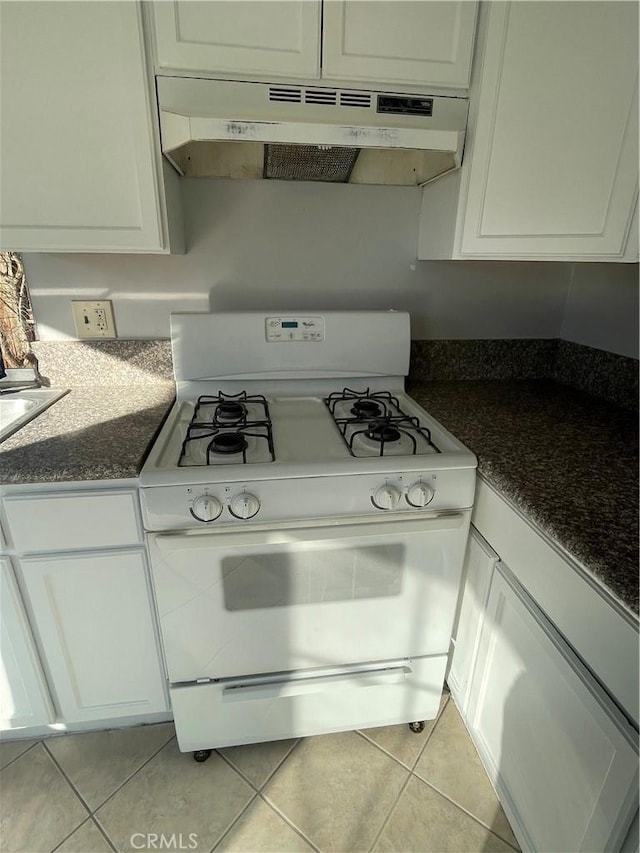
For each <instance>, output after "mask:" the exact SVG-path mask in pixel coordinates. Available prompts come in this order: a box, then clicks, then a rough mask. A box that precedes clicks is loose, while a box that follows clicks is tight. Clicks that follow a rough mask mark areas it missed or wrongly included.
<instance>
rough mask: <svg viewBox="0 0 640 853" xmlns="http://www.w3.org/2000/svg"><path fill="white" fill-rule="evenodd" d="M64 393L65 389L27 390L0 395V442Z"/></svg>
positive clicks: (6, 392)
mask: <svg viewBox="0 0 640 853" xmlns="http://www.w3.org/2000/svg"><path fill="white" fill-rule="evenodd" d="M66 393H67V391H66V389H59V388H58V389H54V388H29V389H28V390H22V391H8V390H7V391H4V393H0V441H4V439H5V438H8V437H9V436H10V435H12V434H13V433H14V432H15V431H16V430H18V429H20V427H23V426H24V425H25V424H28V423H29V421H32V420H33V419H34V418H36V417H37V416H38V415H39V414H40V413H41V412H43V411H44V410H45V409H47V408H48V407H49V406H51V405H52V403H55V402H56V400H59V399H60V398H61V397H63V396H64V395H65V394H66Z"/></svg>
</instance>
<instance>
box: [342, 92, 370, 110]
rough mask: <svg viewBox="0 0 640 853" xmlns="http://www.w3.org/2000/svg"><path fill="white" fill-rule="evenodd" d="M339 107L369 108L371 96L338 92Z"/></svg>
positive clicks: (363, 93) (362, 93)
mask: <svg viewBox="0 0 640 853" xmlns="http://www.w3.org/2000/svg"><path fill="white" fill-rule="evenodd" d="M340 106H341V107H366V108H369V107H370V106H371V95H369V94H367V93H366V92H340Z"/></svg>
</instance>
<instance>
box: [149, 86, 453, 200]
mask: <svg viewBox="0 0 640 853" xmlns="http://www.w3.org/2000/svg"><path fill="white" fill-rule="evenodd" d="M157 89H158V105H159V110H160V130H161V139H162V151H163V154H164V155H165V157H166V158H167V159H168V160H169V161H170V162H171V164H172V165H173V166H174V168H175V169H176V170H177V171H178V172H179V173H180V174H181V175H185V176H187V177H225V178H267V179H269V178H271V179H276V180H302V181H323V182H332V183H356V184H386V185H396V186H397V185H399V186H422V185H424V184H425V183H428V182H429V181H432V180H434V179H435V178H437V177H440V176H441V175H443V174H447V173H448V172H451V171H453V170H454V169H457V168H459V167H460V163H461V160H462V149H463V145H464V135H465V128H466V123H467V111H468V99H467V98H457V97H442V96H432V95H410V94H403V93H395V92H371V91H365V90H354V89H333V88H327V87H324V86H298V85H289V84H266V83H244V82H235V81H229V80H203V79H194V78H183V77H180V78H178V77H158V78H157Z"/></svg>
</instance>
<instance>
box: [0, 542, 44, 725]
mask: <svg viewBox="0 0 640 853" xmlns="http://www.w3.org/2000/svg"><path fill="white" fill-rule="evenodd" d="M54 719H55V714H54V710H53V707H52V704H51V700H50V698H49V690H48V687H47V685H46V683H45V680H44V676H43V674H42V669H41V667H40V661H39V659H38V653H37V651H36V648H35V645H34V642H33V637H32V635H31V630H30V628H29V623H28V621H27V617H26V614H25V612H24V608H23V606H22V600H21V598H20V592H19V590H18V586H17V584H16V579H15V576H14V573H13V567H12V565H11V562H10V560H9V559H8V558H7V557H2V558H0V730H14V729H28V728H32V727H36V726H45V725H47V724H49V723H52V722H53V721H54Z"/></svg>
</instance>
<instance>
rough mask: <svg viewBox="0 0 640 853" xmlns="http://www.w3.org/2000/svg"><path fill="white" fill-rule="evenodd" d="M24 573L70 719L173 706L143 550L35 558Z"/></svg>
mask: <svg viewBox="0 0 640 853" xmlns="http://www.w3.org/2000/svg"><path fill="white" fill-rule="evenodd" d="M21 576H22V581H23V584H24V588H25V590H26V593H27V596H28V601H29V606H30V608H31V611H32V614H33V619H34V624H35V626H36V631H37V634H38V637H39V640H40V645H41V649H42V654H43V659H44V663H45V666H46V668H47V669H48V671H49V673H50V676H51V681H52V684H53V685H54V689H55V693H56V699H57V702H58V705H59V708H60V712H61V714H62V718H63V719H64V721H65V723H67V724H69V723H79V722H85V721H91V720H110V719H114V718H118V717H131V716H137V715H145V714H153V713H156V712H162V711H166V708H167V702H166V696H165V688H164V678H163V675H162V672H161V669H160V661H159V653H158V648H157V645H156V640H155V636H156V635H155V627H154V624H153V620H152V615H151V614H152V603H151V597H150V590H149V586H148V580H147V564H146V555H145V552H144V551H143V550H142V549H141V548H135V549H130V550H125V551H113V552H91V553H82V552H81V553H75V554H72V553H70V554H67V555H53V556H37V557H29V558H25V559H23V560H22V561H21Z"/></svg>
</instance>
